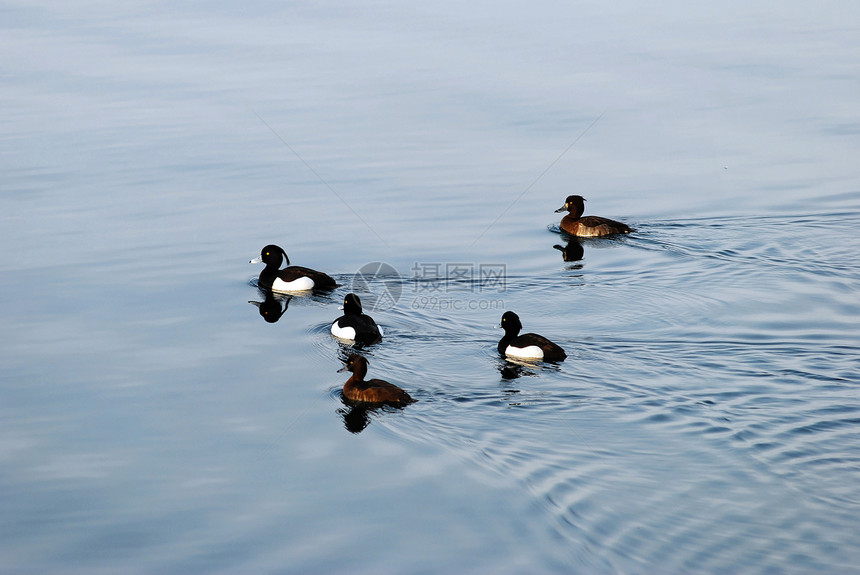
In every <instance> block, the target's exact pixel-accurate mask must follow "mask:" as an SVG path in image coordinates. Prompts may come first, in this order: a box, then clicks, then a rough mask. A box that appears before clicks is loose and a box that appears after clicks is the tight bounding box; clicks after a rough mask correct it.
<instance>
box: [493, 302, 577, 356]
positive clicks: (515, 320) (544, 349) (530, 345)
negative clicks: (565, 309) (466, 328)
mask: <svg viewBox="0 0 860 575" xmlns="http://www.w3.org/2000/svg"><path fill="white" fill-rule="evenodd" d="M499 327H501V328H502V329H504V330H505V335H504V337H502V339H501V340H500V341H499V348H498V349H499V353H500V354H502V355H505V356H508V357H514V358H517V359H537V360H543V361H564V359H565V358H566V357H567V354H566V353H565V352H564V350H563V349H562V348H561V347H559V346H558V345H556V344H554V343H553V342H551V341H550V340H548V339H547V338H545V337H544V336H542V335H538V334H536V333H524V334H522V335H520V330H521V329H523V324H522V323H521V322H520V316H518V315H517V314H515V313H514V312H512V311H506V312H505V313H504V314H503V315H502V323H501V325H499Z"/></svg>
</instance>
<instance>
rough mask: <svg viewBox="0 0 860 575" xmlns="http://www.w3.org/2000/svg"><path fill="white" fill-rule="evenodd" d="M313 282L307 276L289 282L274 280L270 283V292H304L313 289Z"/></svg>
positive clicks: (279, 279)
mask: <svg viewBox="0 0 860 575" xmlns="http://www.w3.org/2000/svg"><path fill="white" fill-rule="evenodd" d="M313 287H314V280H312V279H311V278H309V277H307V276H302V277H300V278H297V279H294V280H293V281H291V282H285V281H284V280H282V279H281V278H275V281H274V282H272V291H306V290H309V289H313Z"/></svg>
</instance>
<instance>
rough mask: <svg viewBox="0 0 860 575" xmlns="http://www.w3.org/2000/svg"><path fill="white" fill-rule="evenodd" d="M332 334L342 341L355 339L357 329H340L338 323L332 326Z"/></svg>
mask: <svg viewBox="0 0 860 575" xmlns="http://www.w3.org/2000/svg"><path fill="white" fill-rule="evenodd" d="M331 334H332V335H333V336H335V337H339V338H340V339H353V340H354V339H355V328H354V327H340V326H339V325H337V321H335V322H334V323H333V324H331Z"/></svg>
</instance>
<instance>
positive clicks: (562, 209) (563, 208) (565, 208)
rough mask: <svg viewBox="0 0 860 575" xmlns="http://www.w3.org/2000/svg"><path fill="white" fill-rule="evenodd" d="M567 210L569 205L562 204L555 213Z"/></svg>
mask: <svg viewBox="0 0 860 575" xmlns="http://www.w3.org/2000/svg"><path fill="white" fill-rule="evenodd" d="M565 211H567V207H565V206H562V207H560V208H559V209H557V210H556V211H555V213H559V212H565Z"/></svg>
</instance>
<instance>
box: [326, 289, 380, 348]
mask: <svg viewBox="0 0 860 575" xmlns="http://www.w3.org/2000/svg"><path fill="white" fill-rule="evenodd" d="M331 334H332V335H333V336H335V337H338V338H340V339H348V340H353V341H355V342H357V343H374V342H376V341H379V340H380V339H381V338H382V329H380V327H379V326H378V325H376V322H375V321H373V318H372V317H370V316H369V315H367V314H365V313H362V311H361V299H359V297H358V296H357V295H355V294H354V293H349V294H346V297H345V298H344V299H343V315H342V316H340V317H339V318H337V319H336V320H334V322H333V323H332V324H331Z"/></svg>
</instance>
